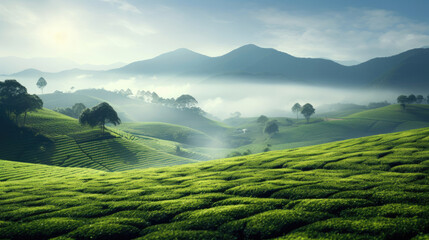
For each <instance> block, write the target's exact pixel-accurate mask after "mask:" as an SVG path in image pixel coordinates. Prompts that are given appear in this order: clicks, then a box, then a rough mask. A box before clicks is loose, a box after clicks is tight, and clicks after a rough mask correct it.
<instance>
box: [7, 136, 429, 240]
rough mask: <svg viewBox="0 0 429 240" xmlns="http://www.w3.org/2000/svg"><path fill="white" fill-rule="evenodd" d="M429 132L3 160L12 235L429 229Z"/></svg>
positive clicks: (398, 233)
mask: <svg viewBox="0 0 429 240" xmlns="http://www.w3.org/2000/svg"><path fill="white" fill-rule="evenodd" d="M428 134H429V129H418V130H411V131H406V132H400V133H393V134H388V135H378V136H371V137H365V138H358V139H351V140H347V141H342V142H334V143H329V144H324V145H318V146H310V147H305V148H299V149H289V150H282V151H271V152H268V153H263V154H255V155H247V156H239V157H235V158H230V159H220V160H214V161H208V162H201V163H197V164H193V165H182V166H175V167H164V168H148V169H144V170H132V171H123V172H105V171H99V170H92V169H85V168H60V167H53V166H47V165H41V164H29V163H19V162H12V161H5V160H0V169H2V171H0V238H1V239H47V238H56V239H70V238H71V239H202V238H203V239H267V238H279V239H412V238H416V239H424V237H425V236H427V235H428V234H429V228H428V226H429V221H428V219H429V215H428V212H429V209H428V206H429V187H428V185H429V182H428V169H427V168H426V167H427V166H429V164H428V160H427V157H428V156H429V150H428V149H429V148H428V146H427V144H426V142H427V140H428V137H427V136H428ZM78 135H79V136H76V137H77V140H78V142H81V143H88V142H87V140H85V139H87V137H88V136H92V135H80V134H78ZM102 136H103V135H101V136H100V137H102ZM107 140H109V141H110V140H112V139H106V140H103V141H107ZM90 142H91V141H90ZM92 142H95V141H92ZM108 155H111V153H109V154H108ZM400 166H403V167H402V168H400ZM417 166H420V167H417Z"/></svg>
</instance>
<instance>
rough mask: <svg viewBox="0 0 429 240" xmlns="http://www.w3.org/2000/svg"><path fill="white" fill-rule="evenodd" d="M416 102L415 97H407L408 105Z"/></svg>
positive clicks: (412, 95)
mask: <svg viewBox="0 0 429 240" xmlns="http://www.w3.org/2000/svg"><path fill="white" fill-rule="evenodd" d="M416 101H417V98H416V95H414V94H411V95H410V96H408V104H413V103H415V102H416Z"/></svg>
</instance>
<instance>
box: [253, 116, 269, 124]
mask: <svg viewBox="0 0 429 240" xmlns="http://www.w3.org/2000/svg"><path fill="white" fill-rule="evenodd" d="M267 121H268V117H267V116H265V115H261V116H259V117H258V119H256V122H257V123H261V124H265V123H266V122H267Z"/></svg>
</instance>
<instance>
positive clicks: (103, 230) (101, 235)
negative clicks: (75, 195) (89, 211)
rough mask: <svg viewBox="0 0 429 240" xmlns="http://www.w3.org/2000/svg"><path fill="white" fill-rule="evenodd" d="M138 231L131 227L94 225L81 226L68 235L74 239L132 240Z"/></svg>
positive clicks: (111, 224) (109, 224) (106, 224)
mask: <svg viewBox="0 0 429 240" xmlns="http://www.w3.org/2000/svg"><path fill="white" fill-rule="evenodd" d="M139 232H140V230H139V229H138V228H136V227H133V226H128V225H121V224H116V223H95V224H91V225H87V226H82V227H80V228H78V229H76V230H75V231H73V232H71V233H70V234H69V235H70V236H71V237H73V238H76V239H106V240H107V239H112V240H114V239H132V238H135V237H137V236H138V234H139Z"/></svg>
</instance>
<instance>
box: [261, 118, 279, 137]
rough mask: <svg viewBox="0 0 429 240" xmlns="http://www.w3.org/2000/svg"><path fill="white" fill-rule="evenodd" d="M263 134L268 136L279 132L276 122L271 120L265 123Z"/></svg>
mask: <svg viewBox="0 0 429 240" xmlns="http://www.w3.org/2000/svg"><path fill="white" fill-rule="evenodd" d="M264 132H265V133H266V134H269V135H272V134H274V133H277V132H279V125H278V124H277V121H276V120H271V121H269V122H267V124H266V125H265V128H264Z"/></svg>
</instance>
